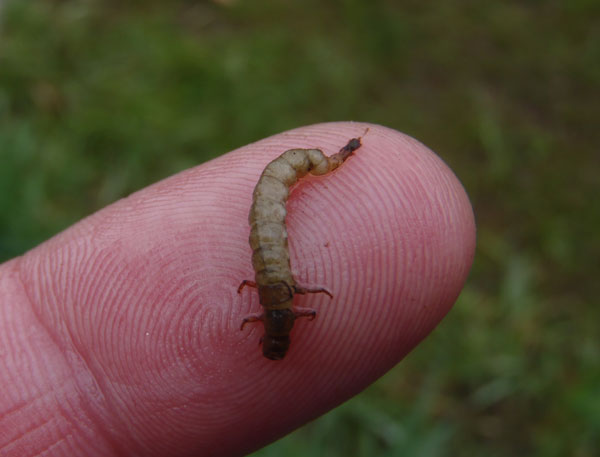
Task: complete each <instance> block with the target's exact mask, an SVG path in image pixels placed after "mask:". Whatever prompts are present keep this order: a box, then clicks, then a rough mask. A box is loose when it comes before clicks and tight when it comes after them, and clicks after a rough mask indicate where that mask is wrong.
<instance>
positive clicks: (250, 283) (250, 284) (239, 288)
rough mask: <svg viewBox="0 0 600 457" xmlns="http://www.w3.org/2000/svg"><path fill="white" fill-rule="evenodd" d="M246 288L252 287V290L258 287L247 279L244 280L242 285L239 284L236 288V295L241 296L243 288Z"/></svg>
mask: <svg viewBox="0 0 600 457" xmlns="http://www.w3.org/2000/svg"><path fill="white" fill-rule="evenodd" d="M246 286H248V287H254V288H257V287H258V286H257V285H256V283H255V282H254V281H250V280H249V279H244V280H243V281H242V283H241V284H240V287H238V294H241V293H242V289H243V288H244V287H246Z"/></svg>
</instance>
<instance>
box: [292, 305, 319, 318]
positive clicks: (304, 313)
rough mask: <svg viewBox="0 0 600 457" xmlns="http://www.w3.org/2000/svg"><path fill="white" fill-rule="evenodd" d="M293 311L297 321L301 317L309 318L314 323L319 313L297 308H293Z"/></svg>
mask: <svg viewBox="0 0 600 457" xmlns="http://www.w3.org/2000/svg"><path fill="white" fill-rule="evenodd" d="M293 311H294V316H296V319H297V318H299V317H308V320H309V321H312V320H313V319H314V318H315V317H316V316H317V312H316V311H315V310H314V309H312V308H299V307H295V308H293Z"/></svg>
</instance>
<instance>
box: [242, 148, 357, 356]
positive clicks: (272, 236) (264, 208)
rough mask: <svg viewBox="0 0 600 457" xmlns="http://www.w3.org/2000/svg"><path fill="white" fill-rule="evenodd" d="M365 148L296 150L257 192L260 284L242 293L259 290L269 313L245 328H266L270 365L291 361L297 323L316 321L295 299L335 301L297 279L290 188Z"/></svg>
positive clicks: (253, 231) (253, 218) (255, 242)
mask: <svg viewBox="0 0 600 457" xmlns="http://www.w3.org/2000/svg"><path fill="white" fill-rule="evenodd" d="M360 146H361V142H360V138H353V139H351V140H350V141H349V142H348V144H346V146H344V147H343V148H342V149H341V150H340V151H339V152H338V153H337V154H333V155H332V156H329V157H327V156H326V155H324V154H323V152H322V151H320V150H319V149H290V150H288V151H285V152H284V153H283V154H281V155H280V156H279V157H277V158H276V159H275V160H273V161H272V162H271V163H269V164H268V165H267V166H266V168H265V169H264V171H263V172H262V174H261V176H260V178H259V180H258V183H257V184H256V187H255V188H254V194H253V203H252V207H251V208H250V214H249V217H248V222H249V223H250V247H251V248H252V266H253V267H254V271H255V281H247V280H246V281H243V282H242V284H241V285H240V287H239V289H238V292H240V291H241V290H242V288H243V287H244V286H246V285H248V286H252V287H256V288H258V295H259V298H260V304H261V305H262V307H263V312H262V313H261V314H255V315H251V316H248V317H246V318H245V319H244V321H243V322H242V328H243V327H244V325H245V324H246V323H248V322H254V321H262V322H263V324H264V327H265V335H264V336H263V338H262V344H263V355H264V356H265V357H267V358H268V359H271V360H281V359H282V358H283V357H284V356H285V354H286V352H287V350H288V347H289V345H290V336H289V335H290V331H291V329H292V327H293V325H294V321H295V319H296V318H297V317H302V316H305V317H310V318H314V316H315V315H316V312H315V311H314V310H312V309H305V308H294V307H293V303H292V301H293V297H294V294H298V293H299V294H305V293H309V292H322V293H326V294H328V295H329V296H331V294H330V293H329V292H328V291H327V290H326V289H322V288H317V289H310V288H305V287H299V286H298V285H297V284H296V281H295V280H294V277H293V275H292V270H291V267H290V256H289V251H288V240H287V231H286V227H285V217H286V207H285V204H286V201H287V199H288V196H289V192H290V188H291V187H292V186H293V185H294V184H296V182H297V181H298V180H299V179H300V178H302V177H303V176H305V175H306V174H308V173H311V174H313V175H324V174H326V173H329V172H331V171H333V170H335V169H336V168H337V167H339V166H340V165H341V164H342V163H343V162H344V161H345V160H346V159H347V158H348V157H350V156H351V155H352V152H353V151H355V150H356V149H358V148H359V147H360Z"/></svg>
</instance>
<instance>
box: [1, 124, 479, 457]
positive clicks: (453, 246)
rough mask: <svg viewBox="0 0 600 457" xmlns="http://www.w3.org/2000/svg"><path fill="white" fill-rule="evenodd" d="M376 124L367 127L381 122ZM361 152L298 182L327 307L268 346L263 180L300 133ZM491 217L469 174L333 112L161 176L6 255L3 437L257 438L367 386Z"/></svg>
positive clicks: (459, 275)
mask: <svg viewBox="0 0 600 457" xmlns="http://www.w3.org/2000/svg"><path fill="white" fill-rule="evenodd" d="M367 127H369V131H368V132H367V133H366V134H365V135H363V133H364V132H365V129H366V128H367ZM361 135H363V140H362V142H363V146H362V147H361V148H360V149H359V150H358V151H356V152H355V153H354V156H353V157H351V158H350V159H348V161H347V162H346V163H344V165H343V166H342V167H340V168H339V169H338V170H336V171H335V172H333V173H331V174H329V175H326V176H323V177H309V178H306V179H304V180H303V181H302V182H300V183H299V184H298V185H297V187H296V188H294V190H293V191H292V193H291V195H290V199H289V202H288V206H287V208H288V216H287V227H288V233H289V244H290V256H291V262H292V269H293V271H294V274H295V277H296V279H297V282H298V283H299V284H301V285H302V286H308V287H326V288H327V289H328V290H330V291H331V292H332V294H333V299H330V298H329V297H327V296H324V295H323V294H308V295H300V296H297V297H295V299H294V300H295V304H296V305H297V306H300V307H310V308H314V309H316V310H317V318H316V319H315V320H314V321H312V322H310V321H308V320H299V321H298V322H297V323H296V325H295V327H294V329H293V331H292V334H291V339H292V343H291V346H290V350H289V352H288V354H287V355H286V357H285V359H284V360H283V361H278V362H273V361H270V360H267V359H265V358H264V357H262V354H261V351H260V348H259V346H258V340H259V337H260V335H261V334H262V329H261V327H260V325H256V324H248V325H247V326H246V327H245V329H244V331H240V330H239V328H240V324H241V321H242V319H243V317H244V316H246V315H248V314H251V313H256V312H259V311H260V305H259V303H258V296H257V294H256V291H255V290H252V289H248V288H246V289H245V290H244V291H243V292H242V293H241V294H238V293H237V288H238V286H239V284H240V282H241V281H242V280H243V279H251V278H253V277H254V273H253V271H252V266H251V258H250V256H251V250H250V246H249V245H248V234H249V230H250V229H249V227H248V222H247V219H248V211H249V208H250V205H251V199H252V190H253V188H254V185H255V184H256V181H257V179H258V177H259V175H260V173H261V171H262V169H263V168H264V167H265V165H266V164H267V163H268V162H269V161H271V160H272V159H273V158H275V157H276V156H278V155H279V154H281V153H282V152H283V151H285V150H287V149H291V148H320V149H323V151H324V152H325V153H326V154H327V155H329V154H331V153H333V152H337V150H339V148H340V147H341V146H343V145H344V144H346V143H347V141H348V139H350V138H353V137H357V136H361ZM474 245H475V228H474V221H473V214H472V210H471V206H470V203H469V201H468V198H467V196H466V194H465V192H464V190H463V188H462V186H461V185H460V183H459V182H458V180H457V179H456V177H455V176H454V175H453V173H452V172H451V171H450V170H449V169H448V168H447V166H446V165H445V164H444V163H443V162H442V161H441V159H439V158H438V157H437V156H436V155H435V154H433V153H432V152H431V151H429V150H428V149H427V148H426V147H425V146H423V145H422V144H421V143H419V142H417V141H416V140H413V139H411V138H409V137H407V136H405V135H403V134H401V133H399V132H397V131H394V130H391V129H388V128H385V127H381V126H377V125H370V124H363V123H352V122H340V123H329V124H318V125H313V126H308V127H303V128H299V129H296V130H292V131H289V132H285V133H282V134H279V135H276V136H273V137H270V138H267V139H265V140H262V141H259V142H257V143H253V144H251V145H248V146H246V147H243V148H241V149H238V150H236V151H233V152H231V153H229V154H227V155H225V156H222V157H220V158H218V159H216V160H213V161H211V162H208V163H206V164H204V165H201V166H198V167H196V168H193V169H190V170H187V171H185V172H182V173H180V174H178V175H175V176H173V177H171V178H168V179H166V180H164V181H161V182H159V183H157V184H155V185H153V186H150V187H148V188H146V189H143V190H141V191H139V192H137V193H135V194H133V195H131V196H129V197H127V198H125V199H123V200H120V201H118V202H116V203H115V204H113V205H111V206H109V207H107V208H105V209H103V210H102V211H99V212H98V213H96V214H94V215H92V216H90V217H88V218H86V219H84V220H83V221H81V222H79V223H78V224H76V225H75V226H73V227H71V228H69V229H68V230H66V231H64V232H62V233H61V234H59V235H57V236H56V237H54V238H53V239H51V240H49V241H47V242H46V243H44V244H42V245H40V246H38V247H37V248H35V249H33V250H32V251H30V252H28V253H27V254H26V255H24V256H23V257H21V258H18V259H14V260H13V261H10V262H8V263H6V264H4V265H2V266H0V383H1V385H2V386H4V387H3V391H4V392H3V394H2V395H1V396H0V454H1V455H3V456H19V457H22V456H28V455H38V454H40V453H42V452H46V454H45V455H52V456H58V455H102V456H107V455H109V456H112V455H115V456H116V455H144V456H164V455H175V456H184V455H214V456H228V455H243V454H245V453H248V452H250V451H252V450H254V449H257V448H258V447H261V446H263V445H265V444H266V443H268V442H270V441H272V440H274V439H276V438H278V437H281V436H282V435H284V434H286V433H288V432H289V431H291V430H293V429H294V428H296V427H298V426H299V425H301V424H303V423H305V422H307V421H309V420H311V419H313V418H315V417H317V416H319V415H321V414H323V413H324V412H326V411H327V410H329V409H331V408H333V407H334V406H336V405H338V404H340V403H341V402H343V401H345V400H347V399H348V398H350V397H352V396H353V395H355V394H357V393H358V392H360V391H361V390H362V389H364V388H365V387H366V386H367V385H369V384H370V383H372V382H373V381H374V380H376V379H377V378H378V377H379V376H381V375H382V374H383V373H385V372H386V371H387V370H389V369H390V368H391V367H392V366H394V365H395V364H396V363H398V362H399V361H400V360H401V359H402V358H403V357H404V356H405V355H406V354H407V352H409V351H410V350H411V349H412V348H413V347H414V346H415V345H416V344H417V343H418V342H419V341H421V340H422V339H423V338H424V337H425V336H426V335H427V334H428V333H429V332H430V331H431V330H432V329H433V328H434V327H435V326H436V325H437V323H438V322H439V321H440V320H441V319H442V318H443V316H444V315H445V314H446V313H447V312H448V310H449V309H450V307H451V306H452V304H453V303H454V301H455V299H456V297H457V296H458V294H459V292H460V290H461V288H462V286H463V284H464V281H465V279H466V277H467V274H468V271H469V268H470V265H471V262H472V259H473V252H474Z"/></svg>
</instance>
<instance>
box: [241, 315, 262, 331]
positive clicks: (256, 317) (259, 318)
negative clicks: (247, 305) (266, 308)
mask: <svg viewBox="0 0 600 457" xmlns="http://www.w3.org/2000/svg"><path fill="white" fill-rule="evenodd" d="M264 317H265V315H264V314H263V313H260V314H250V315H249V316H246V317H245V318H244V320H243V321H242V326H241V327H240V330H244V326H245V325H246V324H247V323H248V322H258V321H262V320H264Z"/></svg>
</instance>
